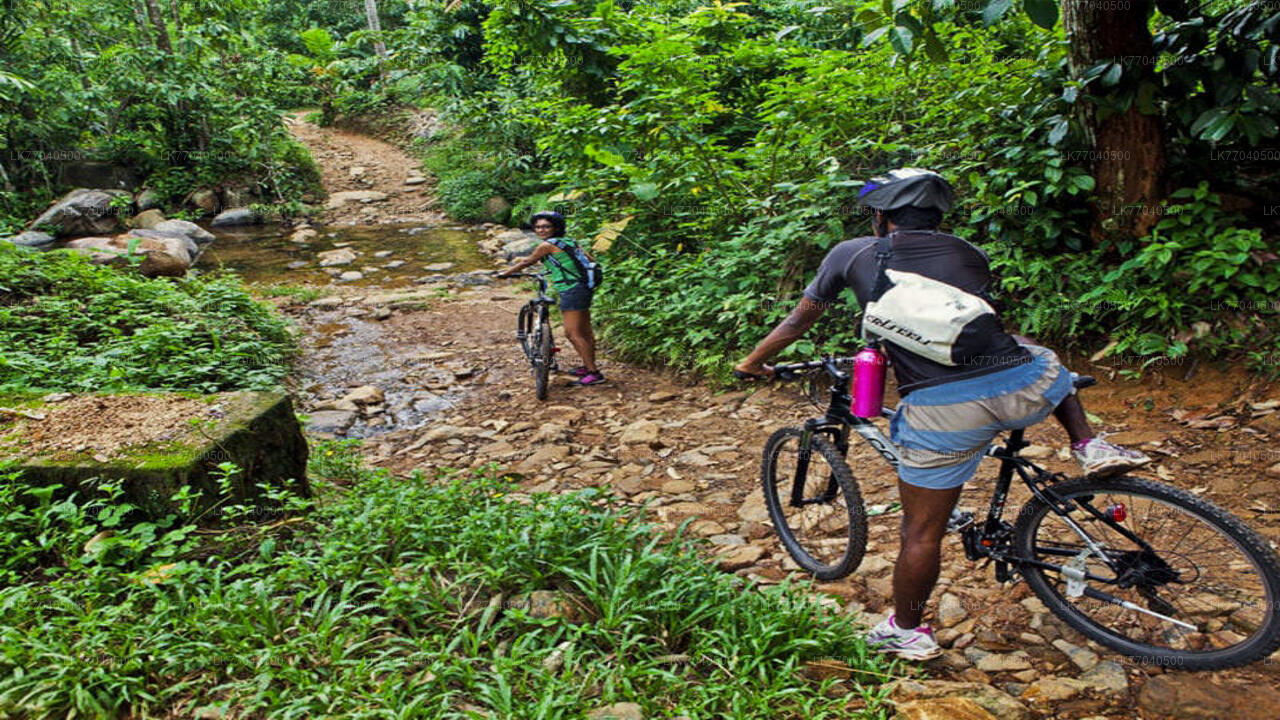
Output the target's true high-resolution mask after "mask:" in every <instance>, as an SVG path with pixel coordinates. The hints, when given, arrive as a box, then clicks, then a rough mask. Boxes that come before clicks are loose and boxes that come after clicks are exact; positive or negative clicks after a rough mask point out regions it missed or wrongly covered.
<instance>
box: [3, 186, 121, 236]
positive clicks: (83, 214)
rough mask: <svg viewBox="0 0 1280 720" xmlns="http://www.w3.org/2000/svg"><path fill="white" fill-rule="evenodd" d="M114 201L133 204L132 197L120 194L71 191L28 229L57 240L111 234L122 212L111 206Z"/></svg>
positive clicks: (119, 192) (102, 191) (83, 189)
mask: <svg viewBox="0 0 1280 720" xmlns="http://www.w3.org/2000/svg"><path fill="white" fill-rule="evenodd" d="M117 197H124V198H128V199H129V200H130V201H132V200H133V196H132V195H130V194H129V193H127V192H124V191H123V190H90V189H88V188H78V189H76V190H72V191H71V192H69V193H67V194H66V195H63V196H62V199H61V200H59V201H57V202H55V203H54V204H53V205H51V206H49V209H48V210H45V211H44V212H43V213H41V214H40V217H38V218H36V219H35V220H34V221H33V222H32V223H31V225H30V226H28V229H29V230H40V231H45V232H48V233H51V234H52V235H53V236H54V237H59V238H66V237H76V236H78V235H103V234H105V233H109V232H114V231H115V230H116V229H117V228H118V227H119V226H120V211H121V208H118V207H113V206H112V204H111V203H112V201H113V200H115V198H117Z"/></svg>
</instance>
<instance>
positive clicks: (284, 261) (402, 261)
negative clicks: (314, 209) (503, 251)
mask: <svg viewBox="0 0 1280 720" xmlns="http://www.w3.org/2000/svg"><path fill="white" fill-rule="evenodd" d="M315 230H316V231H317V232H318V233H319V236H318V237H316V238H314V239H312V240H311V242H307V243H295V242H292V241H290V240H289V231H287V230H285V229H283V228H280V227H279V226H264V225H252V226H245V227H237V228H225V229H224V228H215V229H213V232H214V234H215V235H217V236H218V239H217V240H216V241H215V242H214V243H213V244H212V245H210V246H209V248H208V249H206V250H205V252H204V254H203V255H202V256H201V257H200V260H199V261H198V262H197V263H196V267H197V268H199V269H201V270H214V269H217V268H225V269H228V270H234V271H235V272H236V273H238V274H239V275H240V276H241V277H243V278H244V279H245V281H246V282H250V283H254V284H263V285H329V284H343V285H355V286H378V287H385V288H399V287H408V286H410V285H412V284H413V283H414V282H415V281H416V280H419V279H421V278H422V277H424V276H426V277H430V276H432V275H439V274H441V273H450V274H452V273H459V272H467V271H471V270H479V269H488V268H491V267H492V262H491V261H490V260H489V258H488V257H487V256H485V254H484V253H482V252H480V249H479V247H478V246H477V244H476V243H477V241H478V240H479V239H481V238H483V237H484V233H483V231H479V230H470V229H467V228H460V227H447V226H446V227H432V226H429V225H421V224H407V225H371V226H341V227H325V226H319V227H316V228H315ZM340 247H345V248H349V249H351V250H353V251H355V252H356V253H357V254H358V257H357V259H356V261H355V262H354V263H352V264H350V265H344V266H339V267H333V268H322V267H320V258H318V257H317V256H318V255H319V253H322V252H324V251H327V250H335V249H337V248H340ZM446 263H449V264H450V265H449V266H448V267H446V266H445V264H446ZM348 270H356V271H359V272H361V273H362V274H363V275H364V277H363V278H362V279H360V280H354V281H350V282H341V283H339V281H337V280H336V279H335V278H333V277H331V276H330V274H329V273H334V274H337V273H341V272H344V271H348ZM326 271H328V272H326Z"/></svg>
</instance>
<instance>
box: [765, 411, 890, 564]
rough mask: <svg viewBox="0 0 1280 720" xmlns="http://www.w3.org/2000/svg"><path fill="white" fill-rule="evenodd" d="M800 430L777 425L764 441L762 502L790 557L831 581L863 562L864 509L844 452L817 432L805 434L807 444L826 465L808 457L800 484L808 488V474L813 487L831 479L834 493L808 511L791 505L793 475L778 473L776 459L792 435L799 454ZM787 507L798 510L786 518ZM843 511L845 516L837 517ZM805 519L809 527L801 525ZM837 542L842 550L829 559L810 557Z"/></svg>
mask: <svg viewBox="0 0 1280 720" xmlns="http://www.w3.org/2000/svg"><path fill="white" fill-rule="evenodd" d="M803 434H804V432H803V431H802V430H800V429H799V428H782V429H781V430H778V431H777V432H775V433H774V434H773V435H772V436H771V437H770V438H769V441H768V442H767V443H765V446H764V461H763V465H762V467H761V481H762V484H763V489H764V499H765V506H766V507H767V508H768V510H769V517H770V519H771V520H772V521H773V528H774V530H775V531H777V533H778V538H779V539H780V540H782V545H783V546H784V547H785V548H786V549H787V552H788V553H790V554H791V557H792V559H794V560H795V561H796V563H797V564H798V565H800V567H802V568H804V569H805V570H807V571H809V572H810V573H813V575H814V577H816V578H818V579H819V580H835V579H837V578H842V577H844V576H845V575H848V574H849V573H851V572H853V571H854V570H855V569H857V567H858V565H859V564H861V563H862V556H863V554H864V553H866V550H867V522H866V518H867V514H866V511H865V509H864V508H863V505H862V494H861V493H860V492H859V490H858V483H857V481H855V480H854V478H853V472H852V471H851V470H849V465H848V464H847V463H846V462H845V460H844V457H843V456H842V455H841V454H840V453H839V452H838V451H837V450H836V449H835V448H834V447H832V445H831V443H829V442H827V441H826V440H825V439H823V438H822V437H819V436H818V435H816V434H815V435H811V436H810V440H809V442H810V448H811V451H812V454H813V456H815V457H820V458H821V459H822V461H823V462H824V463H825V467H826V468H827V469H826V470H824V469H822V468H823V464H822V463H817V462H810V464H809V467H808V472H807V473H806V476H805V485H804V487H805V488H806V489H807V488H809V487H810V485H809V480H810V479H811V478H812V479H815V480H816V481H817V482H816V484H815V485H814V486H813V487H814V488H815V489H816V488H817V487H823V486H826V487H829V484H830V481H831V480H832V479H834V481H835V483H836V485H837V488H838V493H837V495H836V497H834V498H831V500H830V501H828V502H825V503H814V504H813V505H810V506H808V507H809V508H813V510H800V509H799V508H795V507H794V506H792V505H791V504H790V500H791V492H792V488H793V486H794V483H795V480H796V478H795V474H794V471H792V470H791V469H790V468H787V469H786V470H785V472H787V474H789V475H790V477H785V478H779V477H778V473H779V460H780V459H781V458H782V457H783V454H784V451H786V450H787V447H788V445H789V443H790V441H792V440H794V445H795V448H794V449H795V451H796V454H797V456H798V451H799V449H800V443H801V442H802V437H803ZM824 473H825V474H826V475H827V477H825V478H823V477H821V475H822V474H824ZM780 482H781V487H780V486H779V483H780ZM780 491H781V496H780V494H779V492H780ZM841 499H843V501H841ZM788 509H791V510H792V511H799V512H795V513H794V514H793V517H792V518H788V515H787V511H788ZM842 513H843V514H844V515H845V517H841V514H842ZM842 521H843V522H842ZM806 524H807V525H808V527H804V525H806ZM793 525H800V526H801V527H793ZM811 536H812V537H811ZM841 543H842V544H843V552H842V553H841V554H840V556H839V558H838V559H836V560H835V561H834V562H824V559H825V558H826V555H827V554H826V553H821V554H822V555H823V557H821V558H820V557H815V554H814V553H815V551H816V550H817V549H819V548H824V547H825V548H830V549H832V550H833V551H834V549H835V548H836V547H838V545H839V544H841ZM806 545H808V547H806Z"/></svg>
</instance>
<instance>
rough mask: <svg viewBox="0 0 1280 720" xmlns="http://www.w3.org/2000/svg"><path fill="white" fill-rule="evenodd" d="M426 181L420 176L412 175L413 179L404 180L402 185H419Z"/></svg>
mask: <svg viewBox="0 0 1280 720" xmlns="http://www.w3.org/2000/svg"><path fill="white" fill-rule="evenodd" d="M426 181H427V179H426V178H424V177H422V176H421V175H414V176H413V177H411V178H408V179H406V180H405V181H404V184H405V185H421V184H422V183H424V182H426Z"/></svg>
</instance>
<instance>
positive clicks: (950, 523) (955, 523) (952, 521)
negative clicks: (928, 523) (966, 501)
mask: <svg viewBox="0 0 1280 720" xmlns="http://www.w3.org/2000/svg"><path fill="white" fill-rule="evenodd" d="M972 524H973V513H971V512H969V511H967V510H965V511H960V510H952V511H951V517H949V518H947V532H955V533H958V532H964V530H965V528H967V527H969V526H970V525H972Z"/></svg>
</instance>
